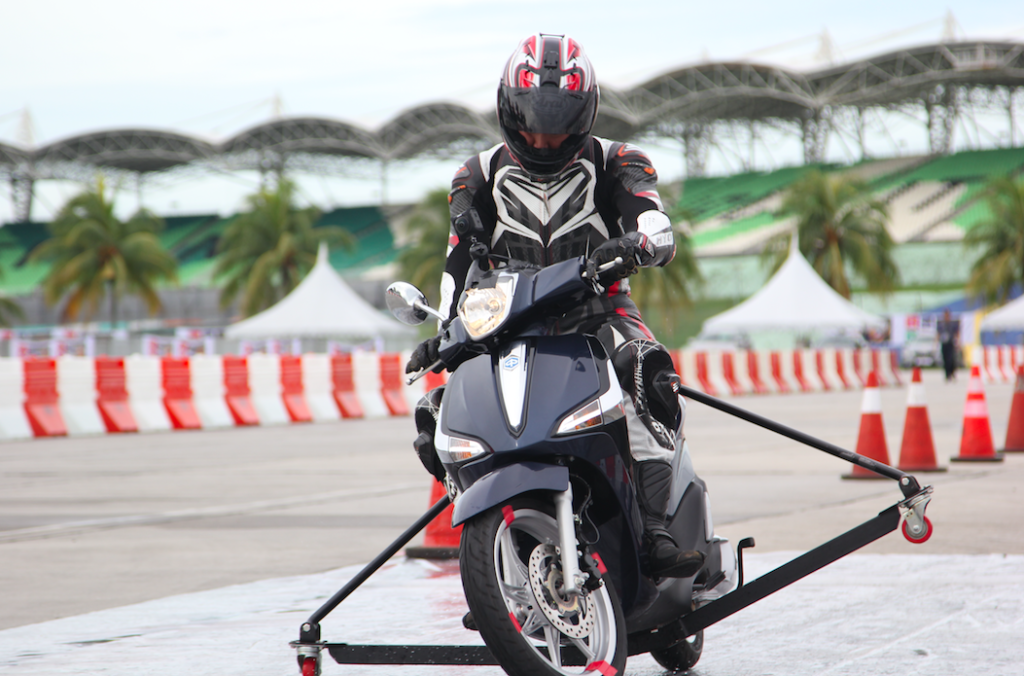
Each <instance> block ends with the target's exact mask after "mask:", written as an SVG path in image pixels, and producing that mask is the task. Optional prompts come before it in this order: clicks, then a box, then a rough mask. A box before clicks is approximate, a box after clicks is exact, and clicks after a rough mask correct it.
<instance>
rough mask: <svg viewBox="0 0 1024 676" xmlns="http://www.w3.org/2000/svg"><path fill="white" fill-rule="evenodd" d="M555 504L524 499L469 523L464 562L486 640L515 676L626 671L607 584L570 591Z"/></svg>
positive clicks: (469, 597) (620, 625)
mask: <svg viewBox="0 0 1024 676" xmlns="http://www.w3.org/2000/svg"><path fill="white" fill-rule="evenodd" d="M553 512H554V509H553V506H552V505H551V504H549V503H547V502H545V501H542V500H533V499H529V498H524V497H518V498H513V499H512V500H511V501H509V502H508V503H506V504H504V505H501V506H498V507H492V508H491V509H489V510H487V511H486V512H484V513H482V514H480V515H478V516H476V517H474V518H473V519H471V520H470V521H469V522H467V523H466V525H465V527H464V529H463V532H462V546H461V549H460V556H459V562H460V567H461V572H462V585H463V588H464V589H465V592H466V601H467V602H468V603H469V609H470V611H472V613H473V619H474V621H475V622H476V624H477V627H478V628H479V629H480V635H481V636H483V639H484V642H485V643H486V644H487V647H488V648H490V650H491V652H492V653H494V657H495V658H496V659H497V660H498V662H499V663H500V664H501V666H502V668H503V669H504V670H505V671H506V672H508V673H509V674H511V675H512V676H534V675H536V674H548V675H552V674H561V675H563V676H577V675H580V674H601V675H602V676H616V675H617V674H621V673H623V670H624V669H625V666H626V652H627V651H626V625H625V621H624V620H623V616H622V607H621V605H620V604H619V599H618V596H617V595H616V593H615V590H614V589H613V588H612V587H611V585H610V584H609V583H608V582H607V581H606V582H605V584H603V585H602V586H601V587H599V588H598V589H596V590H594V591H586V590H584V591H583V593H582V594H580V595H579V596H575V597H568V596H566V595H565V594H564V593H563V585H562V573H561V561H560V557H559V556H558V553H557V551H556V547H557V545H558V542H559V538H558V523H557V521H556V520H555V517H554V516H553Z"/></svg>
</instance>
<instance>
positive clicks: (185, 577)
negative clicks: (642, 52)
mask: <svg viewBox="0 0 1024 676" xmlns="http://www.w3.org/2000/svg"><path fill="white" fill-rule="evenodd" d="M966 384H967V378H966V374H965V373H963V372H961V373H960V374H959V380H958V381H957V382H955V383H945V382H942V381H941V378H940V375H939V374H938V373H937V372H931V371H929V372H926V373H925V388H926V396H927V400H928V411H929V415H930V418H931V422H932V429H933V434H934V438H935V443H936V449H937V456H938V462H939V465H940V466H944V467H948V471H946V472H942V473H928V474H924V473H922V474H920V475H919V478H920V480H921V482H922V483H928V484H932V485H934V487H935V495H934V500H933V501H932V503H931V505H930V507H929V510H928V515H929V517H930V518H931V520H932V522H933V523H934V525H935V533H934V535H933V537H932V538H931V539H930V540H929V541H928V542H927V543H925V544H923V545H912V544H910V543H908V542H906V541H905V540H904V539H903V538H902V537H900V536H899V535H898V534H891V535H889V536H886V537H885V538H883V539H882V540H881V541H879V542H877V543H875V544H872V545H869V546H868V547H867V548H865V549H864V550H862V552H863V553H867V554H885V555H889V556H891V557H892V558H891V559H887V558H885V557H883V558H882V559H881V560H882V561H892V562H893V563H894V564H898V565H892V566H882V569H883V570H891V575H892V577H891V579H886V580H884V581H880V584H888V585H897V586H898V585H899V584H900V583H901V582H902V581H906V580H909V579H911V578H912V577H913V576H914V574H915V572H914V570H913V564H912V563H911V564H908V563H907V561H911V562H912V561H913V560H914V557H915V556H918V557H920V556H921V555H924V556H923V557H922V558H921V559H920V560H921V561H922V565H925V562H927V565H928V566H934V565H936V564H935V563H934V561H936V560H938V559H941V556H939V555H957V557H954V558H956V560H957V561H958V562H960V563H958V564H957V565H958V566H965V565H966V566H967V567H968V568H969V569H971V570H972V571H974V573H975V575H976V579H974V580H972V579H970V578H968V579H965V580H964V581H963V585H964V586H963V589H962V595H963V596H964V597H971V596H973V595H974V592H973V586H976V585H977V584H978V581H979V580H984V578H985V570H984V565H987V564H985V563H984V562H989V561H998V560H999V559H998V557H996V558H995V559H993V558H992V557H985V556H979V557H977V558H976V559H975V558H970V557H967V558H964V557H963V556H962V555H983V554H999V555H1002V554H1010V555H1020V554H1024V529H1022V528H1021V527H1020V523H1021V516H1020V513H1021V511H1022V509H1024V496H1022V495H1021V490H1020V487H1021V486H1022V485H1024V483H1022V479H1024V454H1014V455H1008V456H1007V458H1006V460H1005V461H1004V462H1001V463H950V462H949V457H950V456H954V455H957V454H958V449H959V437H960V427H961V420H962V411H963V405H964V399H965V397H966ZM986 395H987V400H988V407H989V412H990V416H991V420H992V428H993V433H994V437H995V440H996V445H997V446H1001V445H1002V441H1003V436H1004V434H1005V429H1006V423H1007V419H1008V417H1009V412H1010V401H1011V397H1012V386H1010V385H997V384H989V385H988V386H987V387H986ZM861 399H862V395H861V393H860V392H840V393H820V394H812V395H787V396H762V397H737V398H733V399H732V400H731V401H732V402H733V403H735V404H736V405H739V406H742V407H744V408H748V409H749V410H752V411H754V412H757V413H759V414H761V415H763V416H766V417H768V418H771V419H773V420H778V421H779V422H782V423H784V424H786V425H789V426H791V427H793V428H796V429H799V430H801V431H804V432H806V433H808V434H811V435H814V436H817V437H819V438H822V439H825V440H827V441H829V442H831V443H834V444H837V445H839V446H842V447H845V448H850V449H852V448H853V447H854V446H855V444H856V435H857V427H858V423H859V419H860V406H861ZM905 402H906V390H905V389H904V388H889V389H884V390H883V391H882V404H883V416H884V421H885V429H886V436H887V441H888V447H889V454H890V459H891V461H892V462H893V463H896V462H897V461H898V453H899V447H900V438H901V432H902V427H903V419H904V415H905ZM686 430H687V437H688V442H689V446H690V450H691V453H692V455H693V460H694V465H695V467H696V469H697V471H698V473H699V474H700V475H701V476H702V477H703V478H704V479H705V481H706V482H707V483H708V486H709V490H710V492H711V496H712V503H713V508H714V513H715V523H716V529H717V532H718V534H720V535H724V536H727V537H729V538H730V539H732V540H733V541H734V542H735V541H736V540H738V539H739V538H741V537H746V536H753V537H755V538H756V540H757V547H756V549H755V550H754V552H755V553H756V554H757V556H758V557H762V556H763V555H767V556H766V557H765V558H763V560H770V559H771V558H772V557H771V555H770V554H769V553H771V552H792V551H800V550H806V549H808V548H811V547H813V546H815V545H817V544H820V543H821V542H823V541H825V540H827V539H829V538H831V537H833V536H835V535H837V534H839V533H840V532H843V531H845V530H847V529H848V528H850V527H852V526H854V525H856V524H858V523H861V522H863V521H865V520H867V519H869V518H871V517H872V516H874V514H876V513H877V512H878V511H880V510H882V509H884V508H886V507H888V506H890V505H892V504H894V503H895V502H897V501H899V500H900V497H901V496H900V493H899V491H898V490H897V487H896V484H895V483H894V482H892V481H887V480H882V481H847V480H843V479H842V478H841V475H842V474H844V473H846V472H848V469H849V465H848V464H847V463H845V462H843V461H842V460H839V459H836V458H833V457H831V456H828V455H825V454H823V453H821V452H820V451H816V450H814V449H811V448H808V447H806V446H803V445H801V444H798V443H796V442H793V441H790V440H788V439H785V438H782V437H779V436H778V435H775V434H773V433H771V432H768V431H766V430H763V429H760V428H757V427H754V426H752V425H750V424H749V423H746V422H743V421H740V420H737V419H735V418H732V417H729V416H727V415H725V414H723V413H720V412H718V411H715V410H712V409H709V408H708V407H706V406H703V405H701V404H698V403H695V402H691V404H690V406H689V407H688V414H687V424H686ZM413 436H414V435H413V425H412V421H411V419H390V420H371V421H343V422H339V423H335V424H320V425H305V426H289V427H280V428H257V429H233V430H220V431H209V432H205V431H204V432H175V433H165V434H152V435H130V436H128V435H126V436H105V437H94V438H76V439H48V440H47V439H44V440H32V441H26V442H13V443H4V444H0V590H2V598H3V602H2V603H0V630H2V629H8V628H13V627H23V626H25V625H30V624H33V623H39V622H46V621H50V620H54V619H56V618H68V619H67V620H65V621H64V622H65V623H74V622H75V621H76V618H75V617H73V616H80V615H82V614H83V613H90V612H95V611H103V610H105V609H117V608H119V607H125V606H129V605H130V604H138V603H140V602H146V601H150V602H152V603H162V602H163V601H160V600H161V599H165V598H166V597H173V596H174V595H180V594H193V595H195V596H196V598H198V597H199V596H201V594H199V595H196V594H195V593H196V592H207V593H211V594H216V593H219V592H218V591H217V590H220V589H223V588H225V587H227V586H228V585H239V584H244V583H252V582H255V581H258V580H270V579H274V578H281V577H286V576H302V575H309V574H315V573H320V574H324V573H325V571H332V570H336V569H338V568H339V567H342V566H350V565H353V564H358V563H362V562H365V561H368V560H369V559H370V558H372V557H373V556H374V555H375V554H376V553H377V552H378V551H379V550H380V549H382V548H383V547H384V546H385V545H386V544H387V543H388V542H390V541H391V540H392V539H393V538H394V537H395V536H396V535H397V534H398V533H400V532H401V531H402V530H403V529H404V528H405V527H406V526H407V525H408V524H409V523H411V522H412V521H413V520H414V519H415V518H416V517H417V516H419V514H421V513H422V512H423V511H424V509H425V508H426V506H427V502H428V492H429V481H428V477H427V476H426V474H425V473H424V471H423V469H422V468H421V467H420V465H419V463H418V461H417V460H416V458H415V456H414V455H413V452H412V450H411V446H410V441H411V439H412V437H413ZM935 557H938V559H936V558H935ZM755 560H756V559H755ZM858 560H864V559H858ZM951 560H952V559H951ZM1020 560H1021V559H1019V558H1017V557H1012V556H1011V557H1010V558H1009V559H1005V561H1006V562H1008V563H1005V564H1004V565H1009V566H1011V568H1012V567H1016V568H1018V569H1019V567H1020V563H1019V562H1020ZM963 561H971V562H974V563H970V564H964V563H963ZM837 565H838V564H837ZM979 566H982V567H981V568H979ZM1018 572H1019V570H1018ZM816 575H824V573H820V574H816ZM335 577H337V575H335ZM813 577H814V576H812V578H811V579H813ZM332 579H333V578H332ZM271 583H272V580H270V582H266V583H257V584H263V585H264V586H266V585H267V584H271ZM321 584H323V583H321ZM331 584H334V582H331ZM332 591H333V589H328V590H326V593H328V594H329V593H331V592H332ZM182 598H184V597H182ZM762 604H767V600H766V601H765V602H762ZM313 607H315V604H314V606H313ZM109 612H110V613H116V612H119V611H117V610H110V611H109ZM282 612H285V611H282ZM457 614H458V613H457V612H455V611H453V617H455V616H457ZM101 615H102V613H100V614H99V615H96V616H95V617H100V616H101ZM85 617H93V616H85ZM289 619H291V618H289ZM1015 622H1016V624H1017V625H1022V624H1024V623H1022V621H1021V619H1020V617H1017V619H1016V620H1015ZM44 626H47V627H49V626H51V625H44ZM53 626H56V625H53ZM25 630H26V631H32V630H33V628H31V627H25ZM0 633H3V634H5V635H9V634H10V632H0ZM1022 645H1024V643H1022ZM1016 654H1017V655H1019V656H1020V661H1021V662H1024V649H1020V651H1019V652H1018V653H1016ZM630 664H631V665H633V664H634V662H633V661H632V660H631V662H630ZM631 668H632V667H631ZM24 673H34V670H27V671H24ZM275 673H276V672H275ZM403 673H407V672H403ZM759 673H760V672H759ZM763 673H775V672H772V671H764V672H763ZM786 673H791V672H786ZM792 673H817V671H807V672H799V671H798V672H792ZM976 673H986V672H985V671H979V672H976Z"/></svg>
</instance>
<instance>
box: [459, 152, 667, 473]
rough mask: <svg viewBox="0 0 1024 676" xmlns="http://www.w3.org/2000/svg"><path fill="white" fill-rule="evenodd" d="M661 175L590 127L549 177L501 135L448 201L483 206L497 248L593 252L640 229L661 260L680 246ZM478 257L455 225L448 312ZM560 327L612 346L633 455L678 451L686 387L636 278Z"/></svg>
mask: <svg viewBox="0 0 1024 676" xmlns="http://www.w3.org/2000/svg"><path fill="white" fill-rule="evenodd" d="M657 184H658V178H657V174H656V173H655V171H654V167H653V166H652V165H651V161H650V160H649V159H648V157H647V155H645V154H644V153H643V152H642V151H641V150H640V149H639V148H636V147H635V146H632V145H629V144H625V143H618V142H613V141H608V140H605V139H601V138H596V137H592V138H591V139H590V141H589V143H588V144H587V145H586V146H584V148H583V150H582V152H581V153H580V155H579V156H578V157H577V159H576V160H575V161H574V162H573V163H572V164H570V165H569V166H568V167H567V168H566V169H565V170H564V171H563V172H562V173H561V175H559V176H558V177H557V178H556V179H553V180H551V181H547V182H539V181H536V180H534V179H532V178H530V176H529V175H528V174H527V173H526V172H524V171H523V170H522V168H521V167H520V166H519V165H518V164H517V163H516V162H515V160H514V159H513V158H512V156H511V155H510V154H509V152H508V150H507V149H506V147H505V145H504V144H500V145H497V146H495V147H493V148H491V149H490V150H487V151H485V152H482V153H480V154H479V155H476V156H474V157H472V158H470V159H469V160H468V161H467V162H466V163H465V164H464V165H463V166H462V167H461V168H460V169H459V171H458V172H457V173H456V174H455V178H454V179H453V181H452V191H451V194H450V197H449V202H450V205H451V215H452V219H453V220H454V219H455V217H457V216H459V215H461V214H463V213H464V212H466V211H467V210H468V209H470V208H475V209H476V211H477V213H478V214H479V216H480V219H481V220H482V222H483V224H484V228H485V232H486V235H487V236H488V237H489V239H490V241H489V244H490V247H491V251H492V252H493V253H494V254H498V255H503V256H508V257H509V258H512V259H515V260H519V261H524V262H526V263H530V264H534V265H540V266H545V265H551V264H553V263H558V262H560V261H564V260H568V259H571V258H576V257H578V256H584V257H589V256H590V254H591V253H592V252H593V251H594V249H595V248H597V247H598V246H599V245H601V244H602V243H604V242H606V241H607V240H609V239H612V238H615V237H620V236H622V235H624V234H626V233H629V232H634V231H639V232H641V233H642V234H644V235H647V237H648V238H649V239H650V241H651V242H653V243H654V245H655V255H654V258H653V260H651V261H650V262H649V263H648V265H651V266H653V265H659V266H661V265H665V264H666V263H668V262H669V261H671V260H672V257H673V256H674V255H675V240H674V237H673V235H672V227H671V223H670V221H669V219H668V217H667V216H666V215H665V213H664V211H663V209H662V204H661V198H660V197H659V196H658V188H657ZM471 260H472V259H471V258H470V255H469V242H464V241H459V238H458V236H457V235H456V234H455V230H454V228H453V229H452V231H451V233H450V235H449V240H448V258H447V262H446V264H445V271H444V275H443V277H442V282H441V312H442V314H447V316H449V317H451V316H452V315H453V314H454V313H455V308H456V304H457V303H458V300H459V297H460V295H461V294H462V291H463V288H462V287H463V284H464V282H465V279H466V272H467V271H468V270H469V266H470V264H471ZM557 328H558V330H559V331H560V332H562V333H570V332H578V333H587V334H590V335H594V336H596V337H597V338H598V339H599V340H600V341H601V343H602V344H603V345H604V347H605V349H606V350H607V352H608V354H610V355H612V360H613V364H614V366H615V370H616V373H617V375H618V377H619V380H620V382H621V384H622V386H623V391H624V392H625V393H626V394H625V397H624V401H623V407H624V409H625V411H626V419H627V422H628V430H629V438H630V450H631V454H632V456H633V459H634V460H636V461H644V460H663V461H671V457H672V453H673V452H674V450H675V430H674V421H676V420H678V416H679V415H680V414H681V411H680V409H679V399H678V397H676V396H675V395H674V394H672V393H671V391H670V390H666V382H665V381H666V377H667V376H668V374H670V373H674V371H673V369H672V360H671V357H670V356H669V354H668V352H667V351H666V350H665V348H664V347H662V346H661V345H660V344H659V343H658V342H656V341H655V340H654V336H653V335H651V332H650V331H649V330H648V329H647V327H646V326H645V325H644V323H643V320H642V319H641V318H640V312H639V311H638V310H637V307H636V305H635V304H634V303H633V301H632V300H630V298H629V282H628V280H627V279H623V280H621V281H618V282H616V283H614V284H612V285H611V286H610V287H609V288H608V289H607V290H606V292H605V293H604V294H602V295H600V296H598V297H596V298H593V299H592V300H590V301H589V302H587V303H585V304H584V305H582V306H581V307H580V308H578V309H575V310H573V311H571V312H570V313H569V314H568V315H566V316H565V317H564V318H563V319H562V320H561V321H560V322H559V325H558V327H557ZM638 385H639V386H638Z"/></svg>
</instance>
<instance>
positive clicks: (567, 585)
mask: <svg viewBox="0 0 1024 676" xmlns="http://www.w3.org/2000/svg"><path fill="white" fill-rule="evenodd" d="M555 520H556V521H557V522H558V544H559V551H560V556H561V559H562V585H563V587H562V588H563V591H564V592H565V595H566V596H576V595H578V594H579V593H580V592H581V591H582V590H583V583H584V582H585V580H584V577H583V574H582V573H581V572H580V560H579V551H578V549H577V545H576V519H575V517H574V516H573V513H572V482H571V481H570V482H569V487H568V488H566V489H565V490H564V491H559V492H556V493H555Z"/></svg>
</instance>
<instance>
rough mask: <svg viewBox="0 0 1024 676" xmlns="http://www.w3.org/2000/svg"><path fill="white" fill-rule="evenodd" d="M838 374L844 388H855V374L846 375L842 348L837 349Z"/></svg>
mask: <svg viewBox="0 0 1024 676" xmlns="http://www.w3.org/2000/svg"><path fill="white" fill-rule="evenodd" d="M836 375H837V376H839V380H841V381H842V382H843V389H844V390H849V389H853V375H852V374H851V375H849V376H847V375H846V364H845V362H844V360H843V351H842V349H839V350H836Z"/></svg>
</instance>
